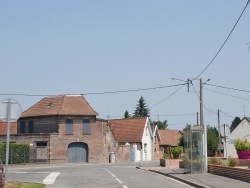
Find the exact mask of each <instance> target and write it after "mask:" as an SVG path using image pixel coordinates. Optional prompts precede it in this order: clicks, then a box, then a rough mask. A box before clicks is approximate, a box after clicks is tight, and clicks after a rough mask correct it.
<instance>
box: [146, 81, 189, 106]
mask: <svg viewBox="0 0 250 188" xmlns="http://www.w3.org/2000/svg"><path fill="white" fill-rule="evenodd" d="M183 85H186V84H182V85H181V87H179V88H178V89H177V90H175V91H174V92H173V93H171V94H170V95H168V96H167V97H166V98H164V99H163V100H161V101H159V102H157V103H156V104H154V105H152V106H150V107H149V108H153V107H155V106H157V105H158V104H160V103H162V102H163V101H165V100H167V99H168V98H170V97H171V96H172V95H174V94H175V93H177V91H179V90H180V89H181V88H182V86H183Z"/></svg>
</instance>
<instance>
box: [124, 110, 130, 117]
mask: <svg viewBox="0 0 250 188" xmlns="http://www.w3.org/2000/svg"><path fill="white" fill-rule="evenodd" d="M130 117H131V116H130V114H129V112H128V111H127V110H126V111H125V113H124V118H125V119H127V118H130Z"/></svg>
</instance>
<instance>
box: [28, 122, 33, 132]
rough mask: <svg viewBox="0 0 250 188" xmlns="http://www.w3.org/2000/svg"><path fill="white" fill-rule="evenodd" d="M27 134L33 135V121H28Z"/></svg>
mask: <svg viewBox="0 0 250 188" xmlns="http://www.w3.org/2000/svg"><path fill="white" fill-rule="evenodd" d="M29 133H34V124H33V121H29Z"/></svg>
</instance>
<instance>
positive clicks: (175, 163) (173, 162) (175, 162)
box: [160, 159, 182, 168]
mask: <svg viewBox="0 0 250 188" xmlns="http://www.w3.org/2000/svg"><path fill="white" fill-rule="evenodd" d="M180 161H182V160H181V159H160V166H163V167H166V166H167V167H176V168H179V165H180Z"/></svg>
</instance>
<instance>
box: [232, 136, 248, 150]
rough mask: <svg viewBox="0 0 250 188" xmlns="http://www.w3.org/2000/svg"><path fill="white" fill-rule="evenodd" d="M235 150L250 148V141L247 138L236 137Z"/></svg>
mask: <svg viewBox="0 0 250 188" xmlns="http://www.w3.org/2000/svg"><path fill="white" fill-rule="evenodd" d="M234 147H235V149H236V150H248V151H249V150H250V142H249V141H248V140H247V139H244V140H243V139H237V140H236V141H235V143H234Z"/></svg>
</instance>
